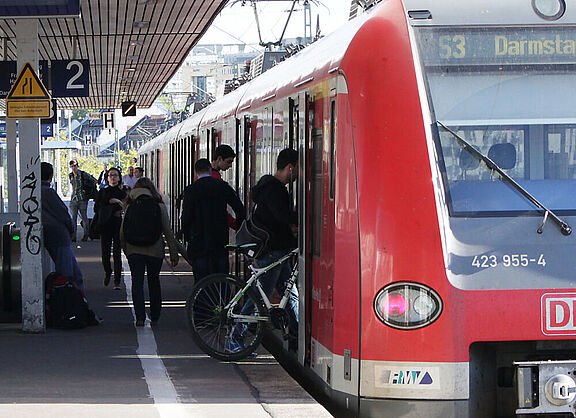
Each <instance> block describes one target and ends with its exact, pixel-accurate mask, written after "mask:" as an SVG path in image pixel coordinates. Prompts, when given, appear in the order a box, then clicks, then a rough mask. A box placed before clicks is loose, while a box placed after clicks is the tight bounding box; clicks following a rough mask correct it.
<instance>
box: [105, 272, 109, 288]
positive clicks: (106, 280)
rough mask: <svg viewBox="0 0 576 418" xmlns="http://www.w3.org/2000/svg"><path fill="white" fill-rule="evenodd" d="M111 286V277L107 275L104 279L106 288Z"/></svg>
mask: <svg viewBox="0 0 576 418" xmlns="http://www.w3.org/2000/svg"><path fill="white" fill-rule="evenodd" d="M109 284H110V276H109V275H108V274H107V275H106V277H104V286H108V285H109Z"/></svg>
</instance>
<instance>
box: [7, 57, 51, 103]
mask: <svg viewBox="0 0 576 418" xmlns="http://www.w3.org/2000/svg"><path fill="white" fill-rule="evenodd" d="M6 99H7V100H10V99H28V100H30V99H37V100H50V95H49V94H48V90H46V87H44V85H43V84H42V82H41V81H40V79H39V78H38V76H37V75H36V71H34V69H33V68H32V66H31V65H30V63H29V62H27V63H26V64H25V65H24V68H22V71H20V74H18V78H17V79H16V82H15V83H14V85H13V86H12V88H11V89H10V92H9V93H8V96H6Z"/></svg>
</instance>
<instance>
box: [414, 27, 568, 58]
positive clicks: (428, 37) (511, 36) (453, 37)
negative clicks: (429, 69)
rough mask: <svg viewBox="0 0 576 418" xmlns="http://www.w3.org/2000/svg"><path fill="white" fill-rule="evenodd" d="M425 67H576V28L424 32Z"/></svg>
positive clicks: (422, 49) (421, 46) (422, 48)
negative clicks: (517, 65)
mask: <svg viewBox="0 0 576 418" xmlns="http://www.w3.org/2000/svg"><path fill="white" fill-rule="evenodd" d="M419 40H420V50H421V51H422V54H423V56H424V63H425V65H494V64H499V65H505V64H549V63H555V64H573V63H576V28H565V27H558V26H556V27H547V28H534V27H531V28H518V27H514V28H490V29H485V28H484V29H470V28H461V29H460V28H450V29H431V28H422V29H421V31H420V33H419Z"/></svg>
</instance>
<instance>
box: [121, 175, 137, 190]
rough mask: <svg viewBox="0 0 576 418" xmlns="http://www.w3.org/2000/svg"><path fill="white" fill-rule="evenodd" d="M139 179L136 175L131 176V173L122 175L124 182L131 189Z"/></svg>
mask: <svg viewBox="0 0 576 418" xmlns="http://www.w3.org/2000/svg"><path fill="white" fill-rule="evenodd" d="M137 181H138V179H137V178H136V176H132V177H130V174H124V175H123V176H122V184H123V185H124V186H128V187H129V188H131V189H133V188H134V185H135V184H136V182H137Z"/></svg>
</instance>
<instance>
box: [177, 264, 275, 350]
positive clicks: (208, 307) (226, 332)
mask: <svg viewBox="0 0 576 418" xmlns="http://www.w3.org/2000/svg"><path fill="white" fill-rule="evenodd" d="M244 286H245V283H244V282H243V281H242V280H240V279H238V278H237V277H234V276H232V275H228V274H212V275H210V276H207V277H205V278H204V279H202V280H201V281H199V282H198V283H197V284H196V285H195V286H194V288H193V289H192V292H191V293H190V296H189V297H188V299H187V301H186V318H187V322H188V326H189V329H190V332H191V334H192V339H193V340H194V342H195V343H196V344H197V345H198V347H199V348H200V349H201V350H202V351H204V352H205V353H206V354H208V355H209V356H210V357H213V358H215V359H218V360H223V361H234V360H241V359H243V358H246V357H248V356H250V355H251V354H252V353H253V352H254V350H255V349H256V348H257V347H258V346H259V345H260V342H261V341H262V337H263V336H264V330H265V327H266V324H265V322H264V321H258V322H256V323H255V324H250V325H245V326H244V327H245V328H244V334H243V340H242V343H243V344H244V347H242V348H241V349H239V351H235V352H232V351H230V350H229V348H227V343H229V342H230V341H234V342H235V343H237V341H235V339H236V338H235V337H233V333H234V332H235V327H241V326H242V323H240V322H239V321H234V320H233V319H230V318H227V316H226V314H225V313H224V312H223V310H222V309H223V308H224V306H226V305H227V304H228V302H230V300H232V298H233V297H234V296H235V295H236V294H237V293H238V291H240V290H241V289H242V288H243V287H244ZM248 300H250V301H252V304H253V306H254V307H255V312H254V313H255V314H256V315H258V316H268V311H267V309H266V305H265V304H264V302H263V301H262V298H261V297H260V295H257V293H256V292H255V291H254V289H252V288H250V289H248V290H247V291H246V293H245V294H244V296H243V299H241V300H240V301H239V302H238V303H237V304H236V306H235V308H234V312H235V313H239V312H240V311H241V310H242V308H243V307H244V304H245V303H246V302H247V301H248Z"/></svg>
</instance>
